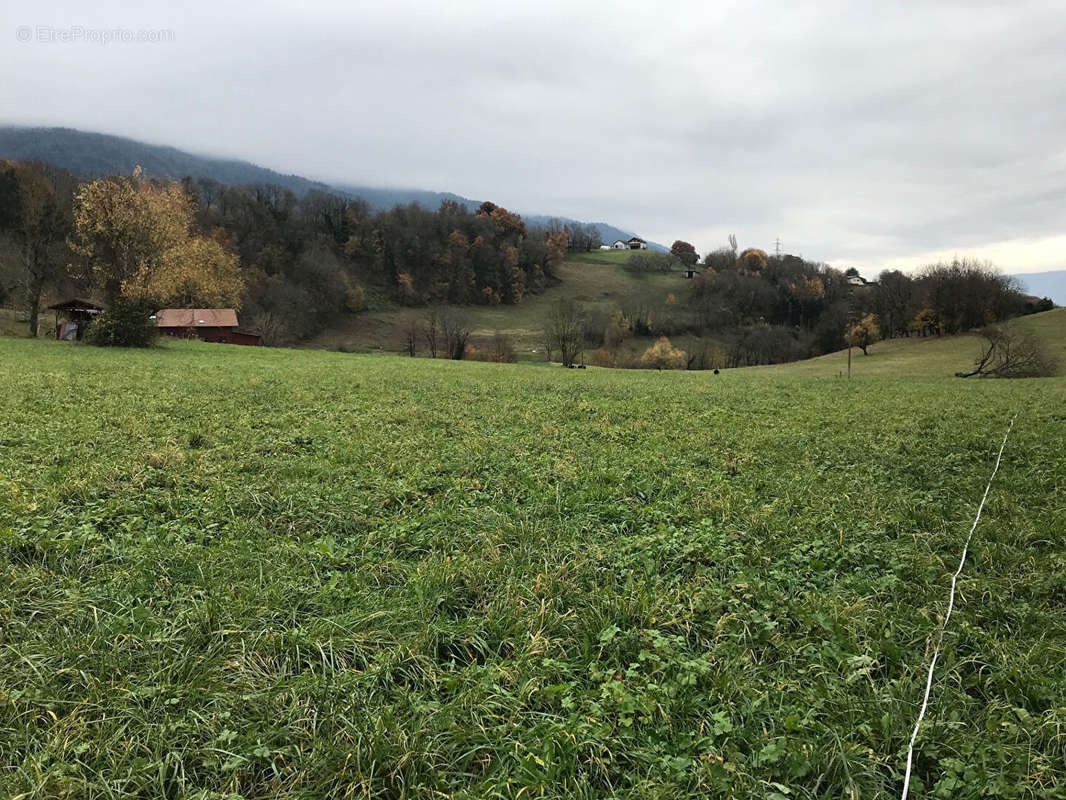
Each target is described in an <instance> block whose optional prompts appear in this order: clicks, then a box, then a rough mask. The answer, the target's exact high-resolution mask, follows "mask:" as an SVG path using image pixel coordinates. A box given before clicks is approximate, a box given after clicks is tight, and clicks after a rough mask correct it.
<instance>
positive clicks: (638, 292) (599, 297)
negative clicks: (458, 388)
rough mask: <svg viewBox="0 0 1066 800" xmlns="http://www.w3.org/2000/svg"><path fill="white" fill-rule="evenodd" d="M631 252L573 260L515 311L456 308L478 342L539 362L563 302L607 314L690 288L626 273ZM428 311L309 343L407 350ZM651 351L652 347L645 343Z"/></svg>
mask: <svg viewBox="0 0 1066 800" xmlns="http://www.w3.org/2000/svg"><path fill="white" fill-rule="evenodd" d="M629 255H630V251H621V250H616V251H599V252H593V253H585V254H571V255H570V256H568V258H567V261H565V262H564V263H563V264H562V265H561V266H560V267H559V268H558V270H557V271H558V277H559V280H560V283H559V284H558V285H556V286H553V287H551V288H549V289H546V290H545V291H544V292H543V293H541V294H538V295H527V296H526V297H525V298H524V299H523V301H522V302H521V303H520V304H518V305H515V306H477V305H476V306H462V307H456V310H458V311H461V312H462V313H463V314H464V315H465V316H466V317H467V318H468V319H469V320H470V323H471V325H472V328H473V336H474V339H475V340H487V339H488V338H490V337H491V336H492V335H493V334H494V333H495V332H496V331H500V332H502V333H505V334H507V335H508V336H510V337H511V338H512V339H513V340H514V344H515V347H516V349H517V351H518V355H519V358H520V359H522V360H527V359H528V360H532V361H539V360H541V359H542V358H543V356H542V355H541V354H540V352H538V351H541V352H542V348H543V343H542V341H541V339H542V336H541V332H542V331H543V328H544V321H545V319H546V318H547V316H548V312H549V310H550V308H551V306H552V305H553V304H554V303H556V302H557V301H558V300H560V299H568V300H573V301H574V302H577V303H580V304H581V305H582V306H583V307H585V308H586V309H588V310H590V311H602V312H604V313H608V312H610V311H612V310H614V309H615V308H618V307H621V306H624V305H626V304H627V303H630V302H633V301H635V300H637V299H643V300H645V301H646V302H648V303H649V304H651V305H654V306H655V307H657V308H658V307H661V306H662V305H663V303H665V301H666V298H667V295H669V294H671V293H676V294H680V293H681V292H683V291H684V290H686V289H687V287H688V282H687V281H686V280H685V278H684V275H683V273H681V272H679V271H676V272H669V273H663V274H650V275H641V274H634V273H631V272H628V271H627V270H625V269H623V268H622V265H623V264H624V262H625V260H626V259H627V258H628V257H629ZM425 313H426V309H424V308H400V307H391V306H390V307H389V308H387V309H384V310H379V311H369V312H366V313H364V314H359V315H356V316H354V317H350V318H349V320H348V321H347V323H346V324H344V325H342V326H340V327H337V328H333V329H331V330H329V331H328V332H326V333H324V334H322V335H321V336H318V337H316V338H315V339H313V340H312V341H311V342H309V343H308V346H310V347H325V348H330V349H334V348H344V349H346V350H350V351H352V352H371V351H375V350H385V351H388V352H394V353H396V352H401V351H402V350H403V349H404V337H405V331H406V328H407V326H408V324H409V322H410V320H412V319H419V318H421V317H422V316H424V315H425ZM644 346H647V342H644Z"/></svg>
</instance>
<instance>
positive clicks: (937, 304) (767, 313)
mask: <svg viewBox="0 0 1066 800" xmlns="http://www.w3.org/2000/svg"><path fill="white" fill-rule="evenodd" d="M626 268H627V269H629V270H630V271H633V272H635V273H663V272H670V271H672V270H678V269H692V270H694V271H695V272H696V274H695V277H694V279H693V280H692V281H691V282H688V283H687V288H685V289H682V288H681V285H679V288H678V290H677V291H676V292H671V293H668V294H667V295H666V297H665V298H664V297H662V295H661V294H656V293H654V292H651V291H647V292H638V293H636V294H635V295H634V296H633V297H631V298H628V299H627V300H626V301H624V302H623V303H621V304H619V306H618V307H617V308H615V309H614V310H612V311H604V310H585V311H580V310H577V311H572V312H571V313H572V314H576V315H577V316H578V317H579V318H580V320H581V324H580V326H579V327H580V331H581V333H580V337H579V338H580V340H581V347H580V348H579V350H580V352H584V350H585V349H591V350H593V351H594V352H593V355H592V360H593V361H594V362H595V363H599V364H603V365H605V366H633V367H643V366H648V365H649V363H652V364H655V365H657V366H661V364H662V363H663V362H662V359H657V357H656V356H655V355H654V354H651V355H649V356H648V357H647V358H644V357H643V356H640V355H638V354H635V353H633V352H632V349H631V348H630V347H627V346H625V342H626V340H627V339H629V338H631V337H651V338H654V339H656V340H658V341H656V342H655V345H654V347H657V352H659V353H663V352H668V350H667V347H668V346H672V345H669V337H671V336H681V335H684V336H689V337H696V340H697V344H696V345H695V347H690V350H691V351H692V352H688V353H686V352H684V351H678V352H677V353H673V354H671V355H670V357H669V358H668V359H666V361H667V362H668V363H669V365H670V366H672V367H675V368H677V367H681V368H690V369H691V368H701V369H704V368H717V367H741V366H751V365H756V364H772V363H781V362H786V361H795V360H799V359H803V358H809V357H812V356H816V355H821V354H823V353H828V352H833V351H835V350H839V349H842V348H844V347H846V346H848V345H849V344H850V345H852V346H855V347H859V348H861V349H862V350H863V352H866V350H867V349H868V347H869V346H870V345H871V344H873V343H874V342H876V341H878V340H880V339H883V338H895V337H901V336H935V335H944V334H955V333H959V332H962V331H968V330H974V329H978V328H981V327H983V326H987V325H990V324H994V323H997V322H1001V321H1003V320H1006V319H1009V318H1011V317H1014V316H1017V315H1020V314H1026V313H1033V312H1036V311H1043V310H1048V309H1050V308H1052V307H1053V304H1052V302H1051V301H1050V300H1048V299H1046V298H1045V299H1043V300H1041V301H1039V302H1034V300H1033V299H1032V298H1028V297H1026V296H1025V295H1024V294H1023V293H1022V292H1021V290H1020V287H1019V286H1018V284H1017V283H1016V281H1015V280H1014V279H1013V278H1010V277H1009V276H1005V275H1003V274H1002V273H1000V272H999V271H998V270H997V269H996V268H995V267H994V266H993V265H992V264H990V263H987V262H980V261H976V260H972V259H955V260H953V261H952V262H949V263H938V264H931V265H928V266H926V267H924V268H922V269H920V270H919V271H918V272H917V273H916V274H914V275H908V274H905V273H902V272H900V271H898V270H885V271H883V272H882V273H881V274H880V275H879V276H878V279H877V280H876V281H872V282H867V281H865V280H863V279H862V278H861V277H860V276H859V273H858V271H857V270H854V269H849V270H844V271H841V270H838V269H835V268H833V267H830V266H828V265H827V264H824V263H821V262H812V261H807V260H805V259H803V258H800V257H798V256H794V255H779V256H778V255H775V256H771V255H768V254H767V253H766V252H765V251H764V250H761V249H758V248H748V249H745V250H743V251H740V252H738V247H737V242H736V238H735V237H730V244H729V246H728V247H722V248H719V249H717V250H714V251H712V252H711V253H709V254H707V255H706V256H705V257H704V258H703V259H702V260H701V259H700V258H699V254H698V253H696V251H695V249H694V248H693V246H692V245H691V244H689V243H687V242H683V241H680V240H679V241H676V242H674V244H673V246H672V247H671V250H670V254H660V253H646V252H639V253H634V254H633V255H632V256H630V258H629V259H628V262H627V263H626ZM553 313H557V312H553ZM555 327H556V326H555V320H553V318H551V317H549V318H548V319H547V320H546V321H545V331H546V332H548V331H551V330H553V329H555ZM571 327H572V328H573V326H571ZM545 335H546V337H547V336H548V333H546V334H545ZM570 338H571V339H573V338H574V337H572V336H571V337H570ZM664 339H665V341H663V340H664ZM711 342H713V344H712V343H711ZM553 349H554V350H555V351H556V352H559V353H561V354H563V360H564V362H565V361H566V360H567V355H566V353H567V351H568V350H569V348H562V347H559V346H558V343H556V346H555V347H554V348H553ZM650 349H651V348H649V350H650ZM675 349H676V348H675Z"/></svg>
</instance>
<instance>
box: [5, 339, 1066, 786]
mask: <svg viewBox="0 0 1066 800" xmlns="http://www.w3.org/2000/svg"><path fill="white" fill-rule="evenodd" d="M871 358H873V356H871ZM1016 413H1017V414H1018V417H1017V423H1016V425H1015V427H1014V432H1013V434H1012V435H1011V440H1010V441H1009V443H1008V445H1007V448H1006V452H1005V454H1004V457H1003V463H1002V466H1001V468H1000V472H999V475H998V476H997V478H996V482H995V484H994V486H993V488H992V491H991V493H990V495H989V499H988V504H987V506H986V508H985V511H984V516H983V518H982V522H981V526H980V528H979V529H978V531H977V535H976V538H975V541H974V545H973V547H972V550H971V555H970V561H969V562H968V564H967V567H966V571H965V573H964V576H963V578H962V579H961V581H960V584H959V592H960V593H959V602H958V605H957V607H956V611H955V616H954V617H953V618H952V625H951V630H950V631H949V633H948V636H947V639H946V649H945V652H944V655H943V658H942V661H941V662H940V666H939V667H938V671H937V680H936V684H935V688H934V692H933V696H932V706H931V709H930V712H929V715H928V717H927V721H926V725H925V727H924V728H923V730H922V733H921V736H920V737H919V741H918V744H919V754H918V758H917V764H916V776H917V783H916V784H915V786H914V787H913V788H914V789H915V793H914V796H916V797H951V798H977V797H991V796H995V797H1007V798H1023V797H1025V798H1028V797H1041V798H1066V706H1064V704H1063V698H1064V697H1066V618H1064V615H1063V614H1062V609H1063V604H1064V603H1066V550H1064V544H1066V504H1064V502H1063V497H1064V496H1066V493H1064V488H1066V487H1064V482H1066V453H1064V451H1063V448H1062V431H1063V429H1064V423H1066V380H1063V379H1058V378H1057V379H1047V380H1030V381H1011V382H1007V381H999V382H996V381H974V380H971V381H961V380H958V379H952V378H947V379H935V378H930V379H922V378H916V379H912V380H900V379H897V378H889V377H880V378H879V377H857V378H856V379H854V380H852V381H850V382H848V381H840V380H833V379H812V378H804V377H796V376H789V375H781V374H776V373H773V372H760V371H757V370H743V371H739V370H738V371H726V372H723V373H722V374H721V375H719V376H713V375H710V374H708V373H686V372H681V373H655V372H632V371H608V370H585V371H576V370H563V369H546V368H543V367H541V368H537V367H526V366H506V365H492V364H478V363H456V362H446V361H430V360H411V359H403V358H390V357H370V356H354V355H344V354H340V353H329V352H310V351H287V350H266V349H251V348H239V347H227V346H222V345H209V344H200V343H169V344H168V345H166V346H165V347H162V348H159V349H157V350H154V351H149V352H134V351H106V350H99V349H93V348H89V347H82V346H73V345H67V344H63V343H55V342H46V341H29V340H21V339H0V796H4V797H16V796H17V797H20V798H45V797H48V798H51V797H65V798H133V797H143V798H148V797H153V798H154V797H168V798H179V797H190V798H191V797H195V798H223V797H226V798H231V797H243V798H264V800H265V798H279V797H284V798H309V797H316V798H318V797H330V798H341V797H381V798H400V797H440V796H449V797H465V798H482V797H499V798H504V797H507V798H511V797H519V796H521V797H552V798H563V797H568V798H569V797H649V798H651V797H655V798H676V797H736V798H775V799H776V800H781V798H788V799H789V800H791V799H792V798H815V797H855V798H860V797H861V798H890V797H894V796H898V792H899V789H900V785H901V775H902V769H903V764H904V754H905V750H906V744H907V739H908V737H909V735H910V730H911V726H912V725H913V723H914V718H915V714H916V712H917V704H918V702H919V700H920V698H921V692H922V688H923V685H924V676H925V669H926V665H927V658H928V655H929V645H930V642H931V635H932V633H933V632H934V631H935V628H936V625H937V624H938V621H939V619H940V617H941V615H942V614H943V612H944V610H945V601H946V595H947V587H948V580H949V575H950V573H951V571H952V570H953V569H954V568H955V566H956V563H957V559H958V554H959V550H960V548H961V545H962V542H963V541H964V539H965V536H966V533H967V531H968V529H969V526H970V524H971V522H972V520H973V516H974V513H975V511H976V507H977V503H978V501H979V499H980V496H981V492H982V491H983V489H984V487H985V483H986V481H987V479H988V476H989V473H990V471H991V468H992V463H993V461H994V458H995V455H996V451H997V449H998V447H999V443H1000V440H1001V437H1002V435H1003V431H1004V429H1005V428H1006V425H1007V422H1008V420H1009V419H1010V418H1011V417H1012V416H1013V415H1014V414H1016Z"/></svg>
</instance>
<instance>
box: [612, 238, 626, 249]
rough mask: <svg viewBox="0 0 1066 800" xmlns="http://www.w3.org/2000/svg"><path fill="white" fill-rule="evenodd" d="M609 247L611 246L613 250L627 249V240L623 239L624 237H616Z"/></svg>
mask: <svg viewBox="0 0 1066 800" xmlns="http://www.w3.org/2000/svg"><path fill="white" fill-rule="evenodd" d="M611 247H613V248H614V249H615V250H628V249H629V242H627V241H625V240H624V239H618V240H617V241H616V242H615V243H614V244H612V245H611Z"/></svg>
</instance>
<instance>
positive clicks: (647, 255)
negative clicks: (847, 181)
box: [625, 250, 680, 272]
mask: <svg viewBox="0 0 1066 800" xmlns="http://www.w3.org/2000/svg"><path fill="white" fill-rule="evenodd" d="M679 263H680V262H679V261H678V260H677V259H676V258H674V257H673V256H670V255H667V254H666V253H656V252H653V251H650V250H641V251H638V252H636V253H634V254H633V255H631V256H630V257H629V258H628V259H626V267H625V268H626V269H627V270H629V271H630V272H669V271H670V270H672V269H673V268H674V267H675V266H676V265H678V264H679Z"/></svg>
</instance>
